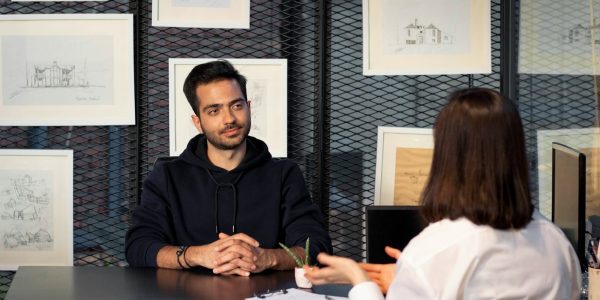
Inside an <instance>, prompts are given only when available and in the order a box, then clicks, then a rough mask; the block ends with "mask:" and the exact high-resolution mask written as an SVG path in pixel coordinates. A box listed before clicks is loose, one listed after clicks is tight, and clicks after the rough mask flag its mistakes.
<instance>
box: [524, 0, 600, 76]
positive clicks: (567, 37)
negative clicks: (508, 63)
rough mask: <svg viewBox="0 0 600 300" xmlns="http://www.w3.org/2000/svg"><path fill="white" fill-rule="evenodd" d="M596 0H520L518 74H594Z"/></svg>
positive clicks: (597, 70) (599, 67)
mask: <svg viewBox="0 0 600 300" xmlns="http://www.w3.org/2000/svg"><path fill="white" fill-rule="evenodd" d="M599 9H600V5H599V4H598V1H590V0H571V1H554V0H522V1H521V2H520V7H519V59H518V61H519V66H518V71H519V73H524V74H555V75H560V74H565V75H598V74H600V64H599V60H598V57H599V56H598V55H599V54H600V53H599V49H598V46H597V45H598V44H600V35H599V34H598V28H599V24H598V19H597V17H594V15H595V16H598V13H599Z"/></svg>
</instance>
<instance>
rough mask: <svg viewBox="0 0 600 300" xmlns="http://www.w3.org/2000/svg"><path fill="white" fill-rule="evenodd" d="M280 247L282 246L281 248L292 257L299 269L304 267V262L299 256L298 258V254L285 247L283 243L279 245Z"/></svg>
mask: <svg viewBox="0 0 600 300" xmlns="http://www.w3.org/2000/svg"><path fill="white" fill-rule="evenodd" d="M279 246H281V248H283V250H285V252H287V254H288V255H289V256H291V257H292V259H294V262H296V266H298V268H302V266H303V265H304V264H303V263H302V260H300V259H299V258H298V256H296V254H294V252H292V250H290V248H288V247H287V246H286V245H284V244H282V243H279Z"/></svg>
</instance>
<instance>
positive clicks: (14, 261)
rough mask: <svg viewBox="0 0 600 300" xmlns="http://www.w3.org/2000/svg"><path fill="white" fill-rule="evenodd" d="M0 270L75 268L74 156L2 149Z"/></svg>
mask: <svg viewBox="0 0 600 300" xmlns="http://www.w3.org/2000/svg"><path fill="white" fill-rule="evenodd" d="M0 239H1V241H0V270H16V269H17V268H18V267H19V266H72V265H73V151H72V150H28V149H25V150H23V149H19V150H13V149H0Z"/></svg>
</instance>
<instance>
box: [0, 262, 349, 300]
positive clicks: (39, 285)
mask: <svg viewBox="0 0 600 300" xmlns="http://www.w3.org/2000/svg"><path fill="white" fill-rule="evenodd" d="M295 287H296V284H295V281H294V272H293V271H268V272H265V273H261V274H252V275H251V276H250V277H240V276H217V275H212V274H211V273H209V272H206V271H204V270H195V271H190V270H169V269H154V268H120V267H20V268H19V269H18V270H17V273H16V274H15V277H14V278H13V281H12V283H11V286H10V288H9V290H8V294H7V295H6V299H8V300H15V299H28V300H29V299H61V300H62V299H233V300H235V299H245V298H248V297H252V296H254V294H255V293H256V294H260V293H264V292H266V291H267V290H270V291H275V290H280V289H287V288H295ZM349 289H350V286H344V285H324V286H315V287H313V289H312V290H311V291H312V292H314V293H318V294H329V295H336V296H344V297H346V296H347V295H348V291H349Z"/></svg>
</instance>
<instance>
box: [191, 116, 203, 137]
mask: <svg viewBox="0 0 600 300" xmlns="http://www.w3.org/2000/svg"><path fill="white" fill-rule="evenodd" d="M192 123H194V127H196V129H197V130H198V132H199V133H202V126H200V118H199V117H198V116H196V115H192Z"/></svg>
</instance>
